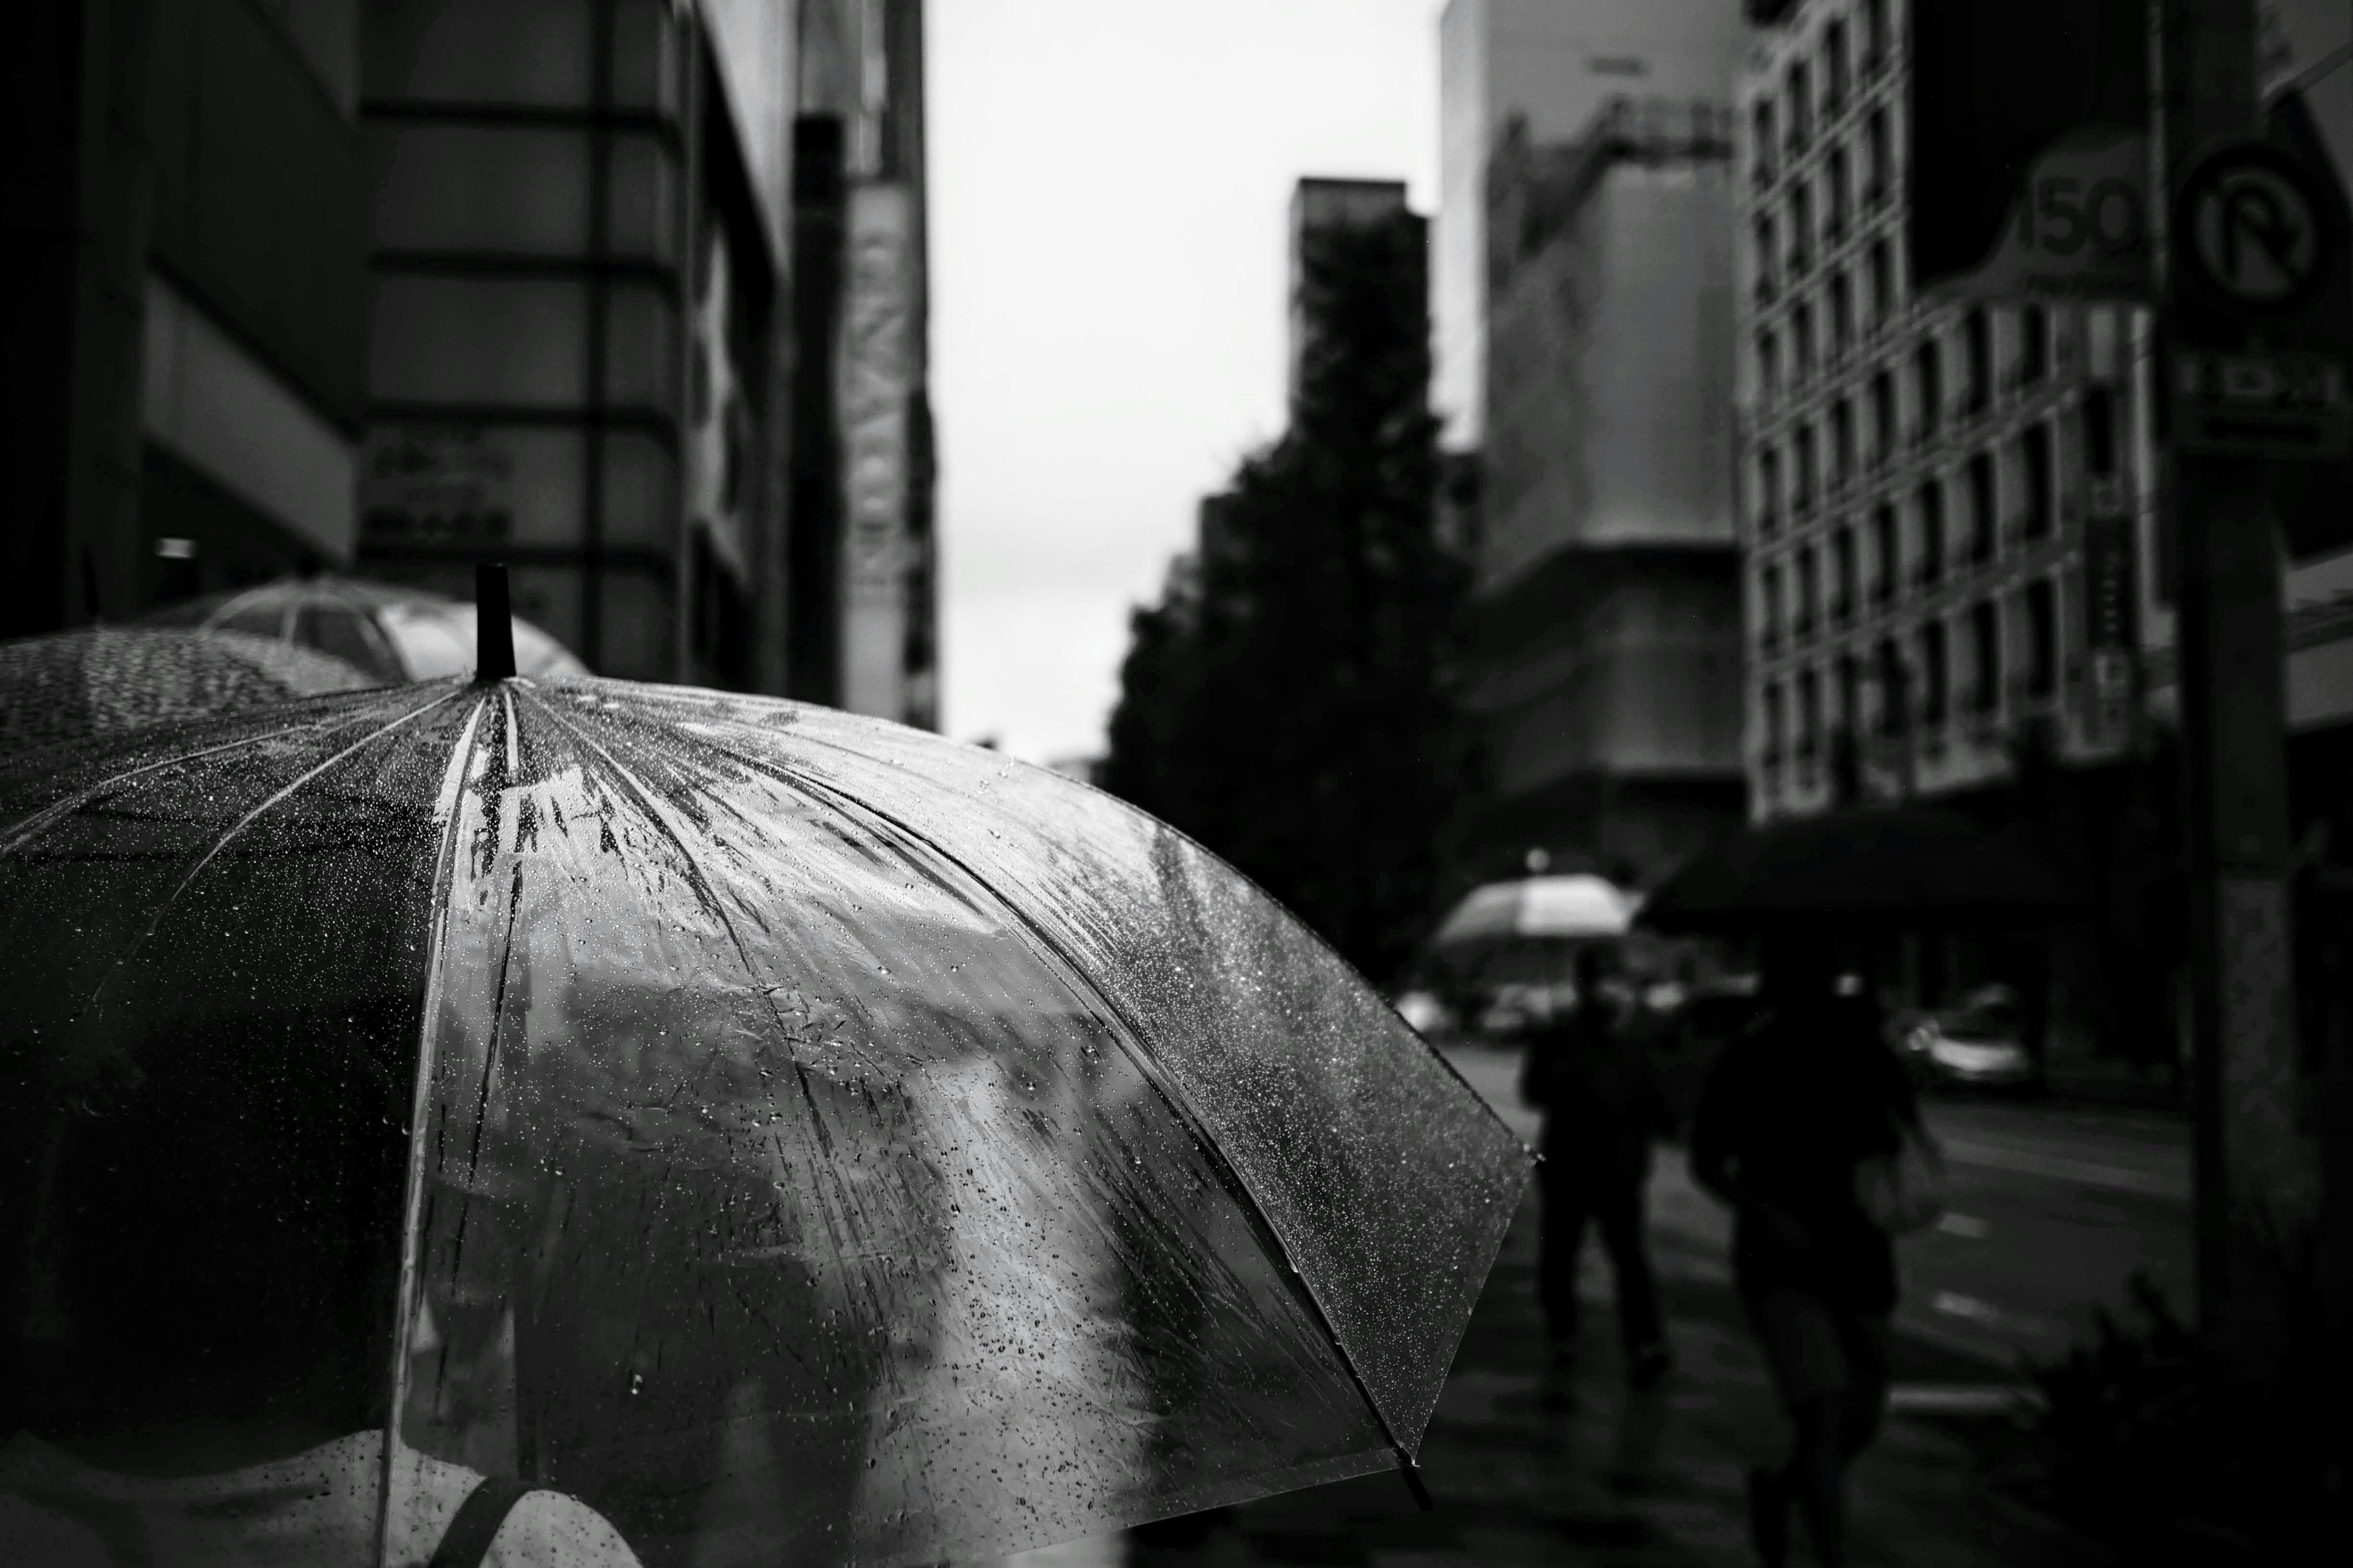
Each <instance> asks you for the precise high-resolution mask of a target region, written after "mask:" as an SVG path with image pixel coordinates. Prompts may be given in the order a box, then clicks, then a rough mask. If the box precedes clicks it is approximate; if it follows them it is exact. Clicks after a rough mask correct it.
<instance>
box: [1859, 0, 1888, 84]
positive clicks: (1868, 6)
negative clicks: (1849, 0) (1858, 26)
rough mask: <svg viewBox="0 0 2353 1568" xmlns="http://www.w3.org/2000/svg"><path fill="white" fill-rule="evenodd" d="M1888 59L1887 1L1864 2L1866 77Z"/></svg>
mask: <svg viewBox="0 0 2353 1568" xmlns="http://www.w3.org/2000/svg"><path fill="white" fill-rule="evenodd" d="M1886 59H1887V0H1862V70H1863V74H1864V75H1865V76H1869V75H1871V74H1872V73H1873V72H1875V71H1876V70H1878V69H1879V68H1880V66H1881V65H1883V63H1885V61H1886Z"/></svg>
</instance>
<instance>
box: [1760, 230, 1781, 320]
mask: <svg viewBox="0 0 2353 1568" xmlns="http://www.w3.org/2000/svg"><path fill="white" fill-rule="evenodd" d="M1780 264H1781V260H1780V258H1779V257H1778V256H1777V255H1775V254H1774V237H1773V220H1772V219H1771V218H1769V217H1760V218H1758V219H1757V303H1758V304H1760V305H1761V304H1767V303H1769V302H1770V301H1771V300H1772V298H1773V294H1774V290H1775V289H1776V287H1777V285H1776V283H1775V281H1774V270H1775V268H1778V267H1779V266H1780Z"/></svg>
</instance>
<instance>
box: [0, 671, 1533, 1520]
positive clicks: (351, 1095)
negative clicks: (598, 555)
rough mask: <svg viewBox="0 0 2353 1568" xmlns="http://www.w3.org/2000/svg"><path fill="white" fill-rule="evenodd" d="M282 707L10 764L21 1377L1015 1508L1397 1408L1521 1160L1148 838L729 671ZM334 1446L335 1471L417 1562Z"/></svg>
mask: <svg viewBox="0 0 2353 1568" xmlns="http://www.w3.org/2000/svg"><path fill="white" fill-rule="evenodd" d="M483 664H484V668H499V667H500V662H499V660H498V658H496V657H495V655H494V654H493V653H492V652H491V650H485V654H484V658H483ZM290 713H291V715H292V716H269V715H253V716H247V717H241V718H228V719H222V720H217V721H208V722H205V723H201V724H196V725H189V726H181V727H176V728H174V730H171V731H161V732H154V733H152V734H151V735H150V736H148V737H146V738H144V739H133V740H132V741H130V742H126V743H124V744H122V745H121V746H119V747H117V748H115V749H114V750H113V751H112V752H110V753H109V754H107V755H106V756H104V757H103V758H81V759H78V765H77V766H75V767H74V768H73V769H72V770H71V771H69V772H58V771H56V770H34V769H31V768H28V767H26V766H25V765H23V764H18V765H17V766H16V768H15V770H14V771H13V772H12V771H10V770H8V769H7V768H5V767H0V994H5V995H7V996H8V997H9V998H10V1003H9V1008H8V1012H9V1013H10V1014H11V1015H12V1017H11V1018H10V1020H9V1021H8V1022H6V1023H5V1024H0V1030H5V1033H0V1119H5V1120H0V1150H5V1151H8V1152H9V1153H8V1155H7V1157H6V1160H5V1163H0V1174H5V1188H0V1215H6V1216H7V1218H6V1223H7V1225H8V1226H9V1229H8V1231H7V1233H6V1239H7V1242H8V1249H7V1253H6V1257H7V1258H8V1259H10V1260H11V1261H12V1264H13V1263H14V1262H15V1261H16V1260H29V1261H26V1262H25V1263H24V1264H23V1267H24V1268H25V1269H26V1270H28V1273H27V1274H26V1281H27V1282H26V1283H24V1284H22V1285H21V1286H20V1288H19V1289H15V1290H12V1291H10V1292H9V1299H10V1300H30V1301H35V1302H41V1303H47V1306H46V1307H45V1308H43V1309H42V1310H40V1311H36V1312H33V1313H31V1315H30V1316H29V1317H28V1318H27V1320H26V1321H38V1322H42V1323H46V1324H47V1325H48V1328H47V1331H46V1334H47V1337H46V1338H42V1337H40V1336H33V1338H34V1340H35V1341H36V1342H37V1349H38V1352H39V1353H37V1354H31V1353H29V1352H28V1353H27V1355H26V1365H27V1366H30V1367H34V1368H37V1370H38V1375H37V1376H33V1377H30V1381H29V1382H28V1384H26V1392H25V1393H24V1394H23V1396H22V1398H21V1399H20V1401H19V1402H18V1403H19V1405H20V1409H22V1410H23V1412H24V1414H23V1421H24V1425H25V1426H26V1429H27V1430H29V1431H32V1432H35V1433H39V1432H42V1431H44V1430H47V1429H48V1427H47V1426H45V1423H50V1424H56V1423H63V1424H64V1426H63V1428H62V1429H66V1430H79V1429H82V1428H83V1427H84V1426H87V1423H88V1421H89V1420H90V1413H91V1412H92V1411H93V1410H96V1411H99V1412H100V1413H105V1412H108V1411H111V1410H114V1409H116V1408H117V1407H118V1406H120V1407H121V1408H132V1409H137V1410H140V1411H153V1410H155V1409H162V1410H164V1415H151V1417H150V1421H151V1426H152V1425H153V1423H156V1422H163V1423H166V1424H167V1425H166V1429H167V1430H169V1429H170V1428H169V1427H168V1422H169V1421H171V1420H175V1419H182V1418H185V1419H188V1420H191V1421H194V1420H208V1421H210V1425H209V1426H207V1428H206V1429H207V1430H211V1429H215V1428H216V1427H217V1426H218V1422H217V1420H213V1419H211V1418H213V1417H216V1416H218V1415H220V1414H221V1412H220V1410H219V1409H217V1408H216V1405H217V1403H218V1401H222V1400H235V1401H237V1402H238V1407H239V1408H243V1407H248V1406H255V1405H259V1406H260V1407H262V1408H265V1409H268V1410H271V1411H274V1412H277V1413H278V1414H280V1415H283V1416H285V1417H286V1418H287V1419H288V1420H290V1419H291V1417H292V1415H293V1414H294V1413H297V1412H301V1413H306V1414H307V1415H309V1417H310V1418H311V1420H312V1422H313V1424H314V1425H318V1424H325V1427H324V1428H322V1429H354V1428H357V1429H366V1428H368V1427H369V1424H370V1423H372V1422H373V1423H377V1424H378V1425H376V1426H375V1427H374V1428H373V1429H374V1430H375V1431H383V1430H384V1429H385V1426H384V1424H387V1423H388V1425H389V1427H390V1436H391V1437H392V1438H393V1439H394V1440H396V1443H397V1444H398V1445H399V1447H398V1448H397V1449H396V1453H400V1454H406V1453H409V1452H412V1451H421V1452H423V1453H425V1454H427V1455H430V1456H433V1457H434V1458H438V1459H443V1460H448V1461H452V1462H456V1463H460V1464H463V1465H466V1466H469V1467H470V1468H473V1469H476V1470H481V1471H487V1472H491V1473H495V1474H501V1475H506V1476H512V1477H516V1478H519V1479H523V1480H525V1481H527V1482H529V1483H531V1484H533V1485H538V1486H543V1487H546V1488H549V1489H556V1490H560V1491H563V1492H566V1493H569V1494H571V1495H572V1496H573V1497H575V1498H576V1499H579V1500H583V1501H585V1502H586V1503H587V1504H588V1505H590V1506H591V1507H593V1508H595V1509H596V1510H598V1511H599V1512H601V1513H602V1514H604V1515H605V1516H606V1517H607V1519H609V1520H610V1521H613V1522H614V1523H615V1524H616V1525H617V1527H618V1528H619V1529H620V1531H622V1532H623V1533H624V1534H625V1535H626V1536H627V1537H628V1540H629V1542H630V1544H631V1546H632V1547H633V1549H634V1550H635V1551H636V1552H637V1553H638V1555H639V1556H640V1557H641V1558H642V1559H643V1560H644V1561H645V1562H646V1563H649V1564H657V1563H690V1562H691V1563H747V1564H748V1563H776V1562H793V1563H813V1564H828V1563H926V1562H936V1561H938V1560H940V1559H941V1558H943V1557H950V1556H954V1557H956V1558H965V1557H969V1556H980V1555H988V1554H995V1553H1002V1552H1012V1551H1017V1550H1020V1549H1024V1548H1026V1547H1029V1546H1031V1545H1035V1544H1039V1543H1043V1542H1051V1541H1055V1540H1061V1539H1070V1538H1073V1537H1076V1536H1079V1535H1082V1534H1087V1533H1092V1532H1095V1531H1104V1530H1109V1529H1113V1528H1116V1527H1119V1526H1123V1525H1126V1524H1130V1523H1135V1522H1141V1521H1148V1520H1151V1519H1154V1518H1157V1517H1164V1516H1166V1515H1170V1514H1176V1513H1183V1512H1190V1511H1195V1510H1201V1509H1206V1508H1211V1507H1217V1506H1220V1505H1224V1504H1229V1503H1232V1502H1236V1501H1239V1500H1244V1499H1247V1498H1250V1497H1252V1496H1256V1495H1261V1494H1263V1493H1265V1492H1267V1491H1270V1490H1275V1489H1282V1488H1287V1487H1295V1486H1303V1485H1308V1484H1311V1483H1315V1482H1322V1481H1328V1480H1334V1479H1340V1478H1343V1477H1346V1476H1351V1475H1357V1474H1363V1473H1366V1472H1369V1471H1372V1470H1376V1469H1377V1468H1383V1467H1388V1466H1396V1465H1398V1464H1399V1463H1400V1462H1401V1461H1402V1460H1403V1459H1404V1458H1405V1457H1407V1456H1409V1455H1410V1454H1411V1453H1412V1451H1413V1450H1414V1448H1415V1447H1417V1446H1418V1444H1419V1440H1420V1437H1421V1434H1422V1431H1423V1428H1424V1426H1425V1425H1426V1423H1427V1420H1428V1418H1429V1415H1430V1411H1431V1408H1432V1406H1433V1404H1434V1402H1435V1400H1436V1398H1437V1394H1438V1390H1439V1387H1440V1383H1441V1381H1442V1380H1443V1378H1444V1377H1445V1374H1446V1371H1447V1368H1448V1365H1449V1363H1450V1362H1451V1358H1452V1355H1453V1352H1454V1349H1455V1346H1456V1343H1457V1342H1458V1340H1459V1338H1460V1336H1461V1332H1462V1330H1463V1327H1464V1324H1465V1323H1466V1321H1467V1319H1468V1316H1469V1312H1470V1310H1471V1306H1472V1302H1473V1300H1475V1299H1476V1297H1477V1295H1478V1293H1479V1290H1480V1288H1481V1285H1482V1281H1483V1280H1484V1279H1485V1276H1486V1273H1487V1269H1488V1268H1489V1265H1490V1263H1491V1262H1492V1260H1493V1258H1494V1255H1495V1252H1496V1250H1497V1248H1498V1247H1499V1246H1500V1244H1501V1241H1502V1237H1503V1235H1504V1229H1505V1227H1506V1226H1507V1225H1508V1223H1509V1221H1510V1218H1511V1215H1512V1211H1513V1208H1514V1205H1515V1203H1516V1201H1517V1199H1518V1196H1519V1194H1520V1191H1521V1188H1522V1186H1523V1184H1524V1182H1525V1176H1526V1171H1527V1155H1526V1153H1525V1150H1524V1149H1523V1148H1522V1147H1521V1145H1520V1144H1519V1143H1518V1142H1517V1141H1516V1140H1515V1139H1514V1137H1513V1136H1512V1135H1511V1134H1510V1133H1509V1132H1508V1131H1506V1130H1505V1129H1504V1126H1503V1124H1502V1123H1501V1122H1500V1121H1498V1120H1497V1119H1496V1118H1495V1117H1494V1116H1493V1114H1492V1113H1491V1112H1490V1111H1489V1110H1487V1109H1486V1107H1485V1106H1484V1105H1483V1103H1482V1101H1481V1100H1479V1099H1478V1097H1477V1096H1476V1095H1475V1094H1473V1093H1472V1091H1471V1090H1470V1089H1467V1088H1466V1087H1465V1086H1464V1084H1463V1083H1462V1082H1461V1079H1458V1078H1457V1077H1456V1076H1454V1075H1453V1073H1451V1071H1450V1070H1449V1069H1448V1068H1447V1067H1446V1066H1445V1064H1444V1063H1443V1062H1442V1061H1441V1060H1440V1058H1438V1057H1437V1056H1436V1055H1435V1054H1434V1053H1433V1052H1432V1051H1431V1050H1430V1048H1429V1047H1427V1046H1426V1045H1424V1044H1423V1043H1422V1041H1421V1040H1420V1039H1419V1037H1416V1036H1415V1035H1414V1034H1413V1033H1412V1031H1411V1030H1409V1028H1407V1027H1406V1026H1404V1024H1403V1023H1402V1022H1400V1021H1399V1020H1398V1017H1397V1016H1396V1015H1395V1014H1394V1013H1393V1012H1392V1011H1391V1010H1390V1009H1389V1008H1388V1005H1386V1004H1385V1003H1384V1002H1383V1001H1382V1000H1381V998H1380V997H1379V996H1378V995H1377V994H1375V993H1374V992H1373V991H1372V990H1371V989H1370V988H1368V987H1367V986H1366V984H1364V983H1363V982H1362V980H1361V979H1360V978H1359V977H1358V976H1357V975H1356V973H1354V972H1352V971H1351V970H1350V969H1348V967H1347V966H1346V965H1345V963H1342V962H1341V961H1340V960H1339V959H1338V958H1337V957H1335V955H1334V954H1333V953H1332V952H1330V950H1329V949H1327V948H1326V947H1324V945H1323V944H1322V943H1321V942H1318V941H1316V940H1315V939H1314V937H1312V936H1311V935H1309V934H1308V932H1307V931H1305V930H1304V929H1303V928H1302V927H1301V926H1300V925H1299V924H1298V923H1297V922H1296V921H1293V919H1292V918H1291V917H1290V916H1288V915H1287V914H1286V913H1284V912H1283V911H1282V910H1281V909H1280V908H1278V907H1277V906H1276V905H1274V904H1273V903H1272V902H1271V901H1270V900H1268V899H1266V898H1265V897H1264V896H1263V895H1262V894H1261V893H1259V892H1258V891H1256V890H1255V889H1253V888H1252V887H1251V886H1250V884H1249V883H1248V882H1247V881H1245V880H1244V879H1242V878H1241V877H1240V876H1239V875H1237V874H1236V873H1234V872H1233V871H1232V870H1230V869H1229V868H1227V867H1226V866H1225V865H1223V864H1222V863H1221V862H1219V861H1218V860H1216V859H1214V858H1211V857H1210V856H1209V855H1208V854H1207V853H1205V852H1204V851H1202V850H1201V849H1200V848H1199V847H1198V846H1196V845H1194V844H1193V843H1191V842H1190V841H1189V840H1187V838H1185V837H1183V836H1182V835H1180V834H1177V833H1176V832H1173V831H1171V830H1169V829H1168V828H1166V827H1164V826H1161V825H1160V824H1158V823H1156V822H1155V821H1153V820H1152V819H1150V818H1148V817H1146V816H1143V815H1142V814H1140V813H1138V812H1135V811H1134V810H1133V809H1131V808H1129V807H1127V806H1125V805H1122V804H1121V803H1119V802H1117V801H1114V800H1113V799H1112V798H1110V797H1109V796H1107V795H1101V794H1098V793H1096V792H1095V791H1093V790H1092V789H1090V788H1088V787H1086V786H1084V785H1082V784H1076V783H1073V782H1071V781H1070V780H1068V779H1065V778H1062V777H1060V775H1057V774H1054V773H1047V772H1043V771H1040V770H1036V769H1031V768H1028V767H1025V766H1021V765H1018V764H1016V763H1011V762H1009V761H1008V760H1007V759H1005V758H1003V757H1001V756H998V755H997V754H995V753H993V752H986V751H981V750H977V749H975V748H971V747H965V746H960V745H955V744H952V743H950V742H945V741H944V740H941V739H939V738H938V737H935V736H932V735H928V734H924V733H921V732H919V731H913V730H907V729H903V728H901V727H898V726H895V725H892V724H889V723H885V722H882V721H877V720H871V719H864V718H859V717H854V716H851V715H848V714H844V713H840V712H837V711H833V710H826V709H821V708H813V707H804V706H800V705H797V704H793V703H788V702H784V701H779V700H761V699H753V698H744V697H733V696H726V695H722V694H718V693H713V692H708V691H699V690H690V689H680V688H662V687H652V686H641V685H634V684H629V683H625V682H620V681H583V682H576V683H567V684H564V685H560V686H549V685H544V684H541V683H537V682H534V681H532V680H530V679H506V680H495V681H487V682H469V681H463V680H456V679H452V680H445V681H442V682H438V683H436V684H431V685H426V686H416V687H409V688H406V689H395V690H387V691H376V692H369V693H363V694H356V695H353V696H351V697H347V698H339V699H326V700H318V701H314V702H311V703H306V704H303V705H302V706H301V708H300V709H299V710H290ZM216 1169H218V1170H226V1171H227V1172H229V1173H230V1174H228V1175H227V1176H215V1175H211V1174H207V1173H209V1172H213V1171H215V1170H216ZM353 1279H356V1280H358V1281H359V1283H358V1284H352V1283H350V1281H352V1280H353ZM339 1281H340V1282H342V1283H338V1282H339ZM370 1281H374V1282H375V1283H370ZM167 1290H168V1292H169V1293H168V1295H166V1294H164V1292H165V1291H167ZM140 1303H147V1304H148V1305H147V1306H144V1307H142V1306H141V1305H139V1304H140ZM28 1333H29V1331H28ZM192 1365H194V1366H201V1367H205V1368H212V1369H216V1371H217V1373H218V1374H219V1378H218V1386H219V1387H220V1388H221V1389H222V1390H224V1391H225V1392H222V1393H220V1394H217V1396H216V1395H215V1394H208V1393H206V1392H205V1391H206V1390H208V1389H211V1388H213V1387H214V1386H215V1384H212V1383H204V1382H191V1381H185V1378H184V1373H185V1368H187V1367H188V1366H192ZM370 1368H376V1369H381V1370H380V1372H379V1373H375V1374H371V1373H369V1370H368V1369H370ZM339 1369H340V1370H339ZM231 1373H233V1375H231ZM29 1375H30V1374H28V1376H29ZM338 1379H340V1380H341V1381H338ZM387 1389H389V1390H390V1392H389V1393H386V1392H385V1391H386V1390H387ZM338 1390H342V1391H343V1392H342V1393H340V1394H338V1393H337V1391H338ZM189 1391H193V1392H189ZM174 1399H176V1400H178V1401H179V1402H180V1403H178V1404H176V1405H174V1404H172V1403H170V1401H171V1400H174ZM337 1399H341V1400H342V1401H343V1403H341V1404H337V1403H335V1401H336V1400H337ZM159 1400H161V1401H163V1402H164V1403H163V1404H162V1405H158V1403H157V1402H158V1401H159ZM207 1401H212V1402H213V1403H207ZM110 1402H112V1403H110ZM371 1412H373V1414H371ZM386 1412H390V1413H391V1414H389V1415H386V1414H385V1413H386ZM64 1440H65V1439H63V1438H60V1439H58V1441H60V1442H62V1441H64ZM384 1473H385V1475H387V1476H389V1477H390V1482H389V1489H388V1490H385V1491H383V1492H381V1493H379V1492H377V1491H376V1490H375V1486H376V1482H375V1480H374V1479H369V1480H368V1481H367V1483H366V1487H367V1489H366V1490H365V1493H364V1496H360V1498H359V1500H358V1501H357V1502H355V1503H353V1505H352V1506H353V1507H364V1508H367V1509H371V1510H375V1514H374V1517H375V1518H376V1519H378V1520H380V1521H382V1523H381V1528H382V1529H383V1530H384V1531H385V1539H386V1541H387V1542H391V1543H392V1544H391V1545H388V1546H387V1548H386V1550H387V1551H388V1552H391V1551H395V1550H396V1549H397V1551H406V1552H412V1554H413V1555H414V1556H416V1557H417V1558H418V1559H421V1558H422V1557H424V1556H426V1555H429V1552H430V1547H431V1542H430V1540H420V1539H418V1538H417V1536H416V1534H415V1531H416V1530H417V1528H418V1527H417V1526H415V1525H414V1523H413V1521H415V1520H416V1519H417V1518H419V1517H422V1515H423V1510H422V1505H420V1504H418V1503H417V1502H416V1500H415V1497H414V1496H413V1495H412V1494H415V1493H417V1489H419V1488H421V1487H423V1486H425V1485H426V1483H425V1482H424V1481H421V1480H419V1479H417V1477H418V1476H419V1475H422V1474H424V1473H425V1472H424V1471H423V1470H420V1469H419V1468H418V1467H417V1465H415V1464H408V1463H405V1462H404V1463H400V1464H394V1465H389V1466H387V1467H386V1468H385V1472H384ZM372 1477H373V1472H371V1478H372ZM355 1495H357V1494H355Z"/></svg>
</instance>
